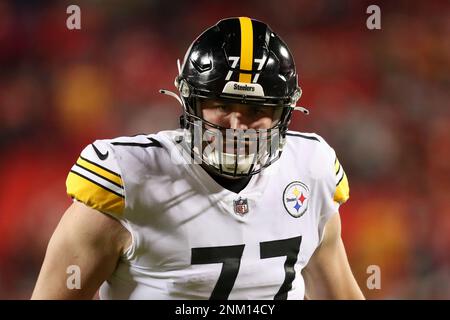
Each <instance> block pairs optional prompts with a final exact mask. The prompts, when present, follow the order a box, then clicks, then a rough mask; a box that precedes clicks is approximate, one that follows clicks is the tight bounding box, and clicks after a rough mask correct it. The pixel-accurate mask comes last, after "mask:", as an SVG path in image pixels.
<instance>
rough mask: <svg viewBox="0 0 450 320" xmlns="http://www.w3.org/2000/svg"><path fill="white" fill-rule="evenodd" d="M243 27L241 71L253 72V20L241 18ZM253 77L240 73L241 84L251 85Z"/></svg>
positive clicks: (240, 21)
mask: <svg viewBox="0 0 450 320" xmlns="http://www.w3.org/2000/svg"><path fill="white" fill-rule="evenodd" d="M239 23H240V26H241V62H240V69H241V70H247V71H251V70H252V67H253V25H252V20H251V19H250V18H247V17H240V18H239ZM251 81H252V75H251V74H250V73H242V72H241V73H239V82H246V83H250V82H251Z"/></svg>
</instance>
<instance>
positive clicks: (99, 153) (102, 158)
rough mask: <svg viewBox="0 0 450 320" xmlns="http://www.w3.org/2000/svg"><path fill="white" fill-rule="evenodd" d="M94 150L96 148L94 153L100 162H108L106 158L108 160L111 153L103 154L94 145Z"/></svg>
mask: <svg viewBox="0 0 450 320" xmlns="http://www.w3.org/2000/svg"><path fill="white" fill-rule="evenodd" d="M92 148H94V151H95V153H96V154H97V156H98V157H99V159H100V160H106V158H108V154H109V151H106V153H101V152H100V150H98V149H97V147H96V146H95V145H94V144H92Z"/></svg>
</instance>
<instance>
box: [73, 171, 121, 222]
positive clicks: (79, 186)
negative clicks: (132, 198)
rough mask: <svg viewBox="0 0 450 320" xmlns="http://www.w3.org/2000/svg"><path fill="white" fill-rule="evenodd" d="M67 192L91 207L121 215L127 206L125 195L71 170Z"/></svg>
mask: <svg viewBox="0 0 450 320" xmlns="http://www.w3.org/2000/svg"><path fill="white" fill-rule="evenodd" d="M66 187H67V194H68V195H69V196H71V197H72V198H75V199H77V200H79V201H81V202H83V203H85V204H86V205H88V206H89V207H91V208H93V209H96V210H99V211H104V212H108V213H115V214H118V215H121V214H122V213H123V210H124V208H125V198H124V196H122V195H120V194H118V193H116V192H114V191H112V190H109V189H108V188H106V187H104V186H102V185H100V184H98V183H96V182H95V181H93V180H90V179H88V178H86V177H84V176H82V175H80V174H79V173H76V172H74V171H70V172H69V175H68V176H67V180H66Z"/></svg>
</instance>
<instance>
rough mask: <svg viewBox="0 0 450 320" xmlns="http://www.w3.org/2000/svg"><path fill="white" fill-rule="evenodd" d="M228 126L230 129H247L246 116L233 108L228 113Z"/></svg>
mask: <svg viewBox="0 0 450 320" xmlns="http://www.w3.org/2000/svg"><path fill="white" fill-rule="evenodd" d="M230 128H231V129H241V130H247V129H248V122H247V119H246V117H244V116H243V113H242V112H241V111H239V110H234V111H233V112H231V113H230Z"/></svg>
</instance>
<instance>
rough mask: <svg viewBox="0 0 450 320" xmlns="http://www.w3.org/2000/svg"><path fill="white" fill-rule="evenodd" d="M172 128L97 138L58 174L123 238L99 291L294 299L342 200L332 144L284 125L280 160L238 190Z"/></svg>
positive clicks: (343, 184) (343, 181)
mask: <svg viewBox="0 0 450 320" xmlns="http://www.w3.org/2000/svg"><path fill="white" fill-rule="evenodd" d="M179 135H180V131H163V132H159V133H158V134H154V135H153V134H152V135H138V136H134V137H121V138H117V139H113V140H97V141H95V142H94V143H93V144H91V145H89V146H87V147H86V148H85V149H84V150H83V152H82V153H81V156H80V158H79V159H78V160H77V162H76V164H75V165H74V166H73V167H72V170H71V172H70V173H69V175H68V178H67V192H68V194H69V195H70V196H71V197H73V198H74V199H76V200H78V201H81V202H83V203H85V204H87V205H88V206H90V207H92V208H94V209H97V210H99V211H101V212H104V213H107V214H109V215H112V216H113V217H115V218H116V219H118V220H119V221H120V222H121V223H122V224H123V226H124V227H126V228H127V229H128V230H129V231H130V233H131V235H132V245H131V247H130V248H129V249H128V250H127V251H126V252H125V254H124V255H123V257H122V258H121V260H120V262H119V264H118V266H117V268H116V270H115V271H114V273H113V275H112V276H111V277H110V278H109V279H108V280H107V281H105V282H104V283H103V285H102V286H101V289H100V297H101V298H102V299H303V297H304V292H305V286H304V282H303V278H302V275H301V270H302V269H303V268H304V267H305V266H306V264H307V263H308V261H309V259H310V258H311V256H312V254H313V253H314V251H315V249H316V248H317V247H318V245H319V244H320V241H321V238H322V232H323V229H324V225H325V223H326V222H327V220H328V219H329V218H330V217H331V216H332V215H333V214H334V213H336V212H337V211H338V207H339V204H341V203H343V202H345V201H346V200H347V198H348V182H347V178H346V175H345V173H344V170H343V168H342V167H341V166H340V164H339V162H338V160H337V158H336V155H335V153H334V150H333V149H332V148H331V147H330V146H328V144H327V143H326V142H325V141H324V140H323V139H322V138H321V137H320V136H318V135H316V134H306V133H299V132H292V131H290V132H288V135H287V138H286V145H285V146H284V149H283V153H282V155H281V158H280V159H279V160H278V161H276V162H275V163H274V164H272V165H271V166H270V167H268V168H267V169H265V170H263V171H262V172H261V173H260V174H257V175H255V176H253V177H252V178H251V180H250V182H249V184H248V185H247V186H246V187H245V188H244V189H243V190H242V191H240V192H239V193H235V192H232V191H230V190H228V189H225V188H223V187H222V186H220V185H219V184H218V183H217V182H216V181H215V180H214V179H213V178H211V177H210V176H209V175H208V174H207V173H206V171H204V170H203V169H202V168H201V167H200V166H199V165H198V164H191V163H189V161H187V160H186V159H185V158H184V157H182V156H181V153H180V148H179V145H177V143H176V142H175V141H176V139H175V137H176V136H179Z"/></svg>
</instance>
